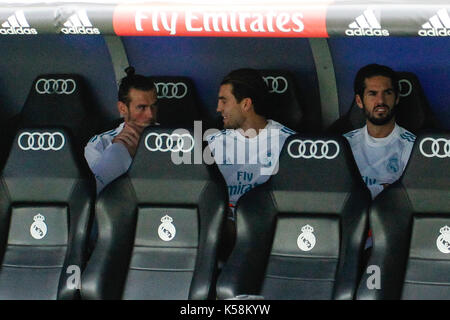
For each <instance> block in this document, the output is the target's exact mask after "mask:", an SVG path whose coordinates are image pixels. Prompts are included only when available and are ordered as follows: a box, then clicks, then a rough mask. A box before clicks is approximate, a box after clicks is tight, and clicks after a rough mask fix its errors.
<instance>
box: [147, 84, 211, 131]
mask: <svg viewBox="0 0 450 320" xmlns="http://www.w3.org/2000/svg"><path fill="white" fill-rule="evenodd" d="M150 78H151V79H152V80H153V82H154V83H155V86H156V90H157V94H158V122H159V123H161V125H163V126H166V127H183V128H191V127H193V125H194V121H195V120H202V117H203V115H202V111H201V109H200V105H199V101H198V98H197V93H196V90H195V86H194V83H193V82H192V80H191V79H189V78H187V77H180V76H154V77H150Z"/></svg>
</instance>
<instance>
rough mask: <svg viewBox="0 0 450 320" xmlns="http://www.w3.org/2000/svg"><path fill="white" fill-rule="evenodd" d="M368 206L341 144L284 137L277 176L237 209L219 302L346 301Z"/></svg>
mask: <svg viewBox="0 0 450 320" xmlns="http://www.w3.org/2000/svg"><path fill="white" fill-rule="evenodd" d="M369 201H370V195H369V194H368V192H367V190H365V188H364V185H363V182H362V180H361V178H360V176H359V174H358V170H357V168H356V165H355V163H354V160H353V157H352V154H351V150H350V148H349V146H348V145H347V142H346V141H344V140H343V139H342V138H341V137H339V136H314V137H312V136H307V135H299V134H297V135H293V136H291V137H289V138H288V140H287V141H286V142H285V144H284V147H283V150H282V152H281V155H280V159H279V171H278V173H277V174H276V175H274V176H272V177H271V179H270V180H269V181H268V182H267V183H265V184H263V185H261V186H258V187H256V188H254V189H253V190H251V191H249V192H248V193H247V194H246V195H244V196H243V197H242V198H241V199H240V200H239V202H238V204H237V210H236V213H237V218H236V219H237V240H236V245H235V247H234V249H233V251H232V253H231V256H230V258H229V260H228V262H227V263H226V265H225V267H224V269H223V272H222V273H221V275H220V278H219V280H218V296H219V298H222V299H223V298H231V297H233V296H236V295H241V294H256V295H262V296H264V298H265V299H352V298H353V297H354V293H355V292H356V288H357V283H358V277H359V270H360V269H361V259H362V251H363V244H364V231H365V229H366V224H367V217H366V214H367V208H368V204H369Z"/></svg>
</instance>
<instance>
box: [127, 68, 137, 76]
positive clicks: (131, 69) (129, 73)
mask: <svg viewBox="0 0 450 320" xmlns="http://www.w3.org/2000/svg"><path fill="white" fill-rule="evenodd" d="M125 73H126V74H127V77H132V76H134V73H135V70H134V68H133V67H131V66H129V67H127V68H126V69H125Z"/></svg>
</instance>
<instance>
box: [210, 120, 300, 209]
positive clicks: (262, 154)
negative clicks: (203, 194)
mask: <svg viewBox="0 0 450 320" xmlns="http://www.w3.org/2000/svg"><path fill="white" fill-rule="evenodd" d="M294 133H295V131H292V130H291V129H289V128H287V127H284V126H283V125H281V124H280V123H278V122H276V121H274V120H268V124H267V126H266V127H265V128H264V129H263V130H261V131H260V132H259V134H258V135H257V136H255V137H253V138H246V137H244V136H243V135H242V134H241V133H240V132H239V131H238V130H232V129H231V130H230V129H228V130H222V131H221V132H219V133H217V134H213V135H210V136H208V137H207V138H206V139H207V141H208V144H209V148H210V149H211V152H212V154H213V156H214V160H215V162H216V163H217V165H218V167H219V170H220V172H221V173H222V175H223V177H224V178H225V181H226V183H227V186H228V194H229V200H230V207H231V209H232V211H233V212H234V207H235V206H236V202H237V201H238V199H239V198H240V197H241V196H242V195H243V194H244V193H246V192H247V191H250V190H251V189H253V188H254V187H256V186H257V185H260V184H262V183H264V182H266V181H267V180H269V178H270V176H271V175H273V174H276V173H277V172H278V157H279V155H280V152H281V149H282V147H283V144H284V142H285V141H286V139H287V137H289V136H290V135H291V134H294Z"/></svg>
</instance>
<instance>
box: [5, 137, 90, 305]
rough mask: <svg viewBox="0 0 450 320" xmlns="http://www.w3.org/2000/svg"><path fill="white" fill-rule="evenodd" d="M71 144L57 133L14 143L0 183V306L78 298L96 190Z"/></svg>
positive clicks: (17, 139) (68, 138) (18, 138)
mask: <svg viewBox="0 0 450 320" xmlns="http://www.w3.org/2000/svg"><path fill="white" fill-rule="evenodd" d="M71 141H72V139H71V137H70V135H69V134H68V133H67V131H64V130H63V129H48V130H44V129H24V130H20V131H19V132H18V134H17V135H16V137H15V139H14V143H13V146H12V149H11V152H10V155H9V157H8V160H7V162H6V165H5V168H4V170H3V172H2V175H1V177H0V179H1V184H0V186H1V187H0V203H1V207H0V259H1V267H0V297H1V299H55V298H58V299H74V298H76V297H78V296H79V290H78V289H79V288H80V275H81V271H82V270H83V269H84V266H85V263H86V261H87V250H86V249H87V246H86V244H87V239H86V238H87V235H88V228H89V222H90V221H89V220H90V217H91V210H92V209H93V201H94V200H93V199H94V195H95V189H94V186H93V185H92V184H91V183H90V181H89V180H88V179H87V178H86V173H85V171H84V169H83V166H82V165H80V163H79V162H78V158H77V157H76V156H75V154H74V150H73V148H72V146H71ZM69 283H72V285H70V284H69Z"/></svg>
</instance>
